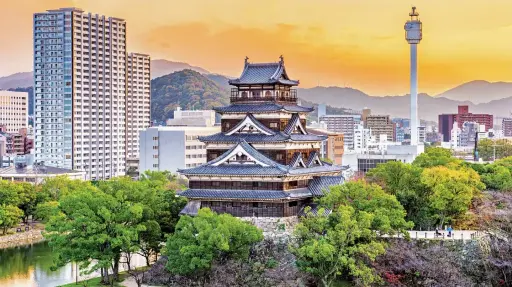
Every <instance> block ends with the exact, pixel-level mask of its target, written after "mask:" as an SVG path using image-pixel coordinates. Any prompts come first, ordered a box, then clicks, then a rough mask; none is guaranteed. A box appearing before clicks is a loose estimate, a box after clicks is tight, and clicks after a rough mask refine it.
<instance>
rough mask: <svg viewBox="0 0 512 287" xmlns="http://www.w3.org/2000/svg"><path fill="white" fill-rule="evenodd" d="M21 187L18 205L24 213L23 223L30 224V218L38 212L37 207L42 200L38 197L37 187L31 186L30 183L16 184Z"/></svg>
mask: <svg viewBox="0 0 512 287" xmlns="http://www.w3.org/2000/svg"><path fill="white" fill-rule="evenodd" d="M16 184H18V185H19V191H20V193H19V194H18V196H19V199H20V202H19V203H18V208H19V209H21V210H22V211H23V214H24V216H23V221H24V222H28V218H29V216H31V215H34V212H35V210H36V206H37V204H38V203H39V202H38V201H39V200H38V199H41V198H40V197H38V196H37V194H38V191H37V188H38V187H37V186H35V185H33V184H30V183H28V182H19V183H16Z"/></svg>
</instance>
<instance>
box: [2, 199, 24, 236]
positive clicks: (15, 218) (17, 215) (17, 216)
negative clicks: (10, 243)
mask: <svg viewBox="0 0 512 287" xmlns="http://www.w3.org/2000/svg"><path fill="white" fill-rule="evenodd" d="M22 217H23V211H21V209H19V208H18V207H16V206H14V205H5V204H2V205H0V228H1V229H2V234H5V233H6V232H7V229H9V228H12V227H14V226H16V225H18V224H19V223H20V221H21V218H22Z"/></svg>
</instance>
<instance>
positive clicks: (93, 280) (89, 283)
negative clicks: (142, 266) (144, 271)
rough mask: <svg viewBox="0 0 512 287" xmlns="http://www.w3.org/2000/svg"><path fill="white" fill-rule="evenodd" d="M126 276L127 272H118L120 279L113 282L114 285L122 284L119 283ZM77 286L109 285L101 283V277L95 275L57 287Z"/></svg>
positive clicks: (101, 286)
mask: <svg viewBox="0 0 512 287" xmlns="http://www.w3.org/2000/svg"><path fill="white" fill-rule="evenodd" d="M127 276H128V274H126V273H125V272H119V280H120V281H119V282H114V286H115V287H120V286H123V285H121V284H120V283H121V282H123V280H124V279H126V277H127ZM77 286H87V287H105V286H110V285H103V284H101V278H100V277H95V278H91V279H88V280H83V281H78V282H77V283H75V282H73V283H69V284H64V285H60V286H59V287H77Z"/></svg>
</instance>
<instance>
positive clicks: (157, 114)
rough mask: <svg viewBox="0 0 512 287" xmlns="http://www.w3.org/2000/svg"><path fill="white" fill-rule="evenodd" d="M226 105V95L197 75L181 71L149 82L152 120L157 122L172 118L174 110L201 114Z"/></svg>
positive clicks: (220, 89)
mask: <svg viewBox="0 0 512 287" xmlns="http://www.w3.org/2000/svg"><path fill="white" fill-rule="evenodd" d="M228 103H229V93H228V92H227V91H226V90H224V89H222V88H220V87H219V86H217V84H215V83H214V82H213V81H211V80H210V79H208V78H207V77H205V76H204V75H201V74H200V73H198V72H196V71H192V70H183V71H179V72H174V73H172V74H169V75H165V76H162V77H159V78H156V79H153V80H151V117H152V120H155V121H157V122H162V121H165V120H166V119H168V118H171V117H172V115H173V111H174V110H175V109H176V107H181V108H182V109H187V110H202V109H211V108H212V107H215V106H222V105H227V104H228Z"/></svg>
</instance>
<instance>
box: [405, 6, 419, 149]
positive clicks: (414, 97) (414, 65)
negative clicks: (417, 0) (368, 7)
mask: <svg viewBox="0 0 512 287" xmlns="http://www.w3.org/2000/svg"><path fill="white" fill-rule="evenodd" d="M409 16H410V17H411V19H410V20H409V21H407V22H405V26H404V29H405V39H406V40H407V43H409V45H411V123H410V128H411V145H417V144H418V125H419V122H418V121H419V120H418V44H419V43H420V41H421V21H420V20H419V18H418V16H419V14H418V12H416V7H412V11H411V13H409Z"/></svg>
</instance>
